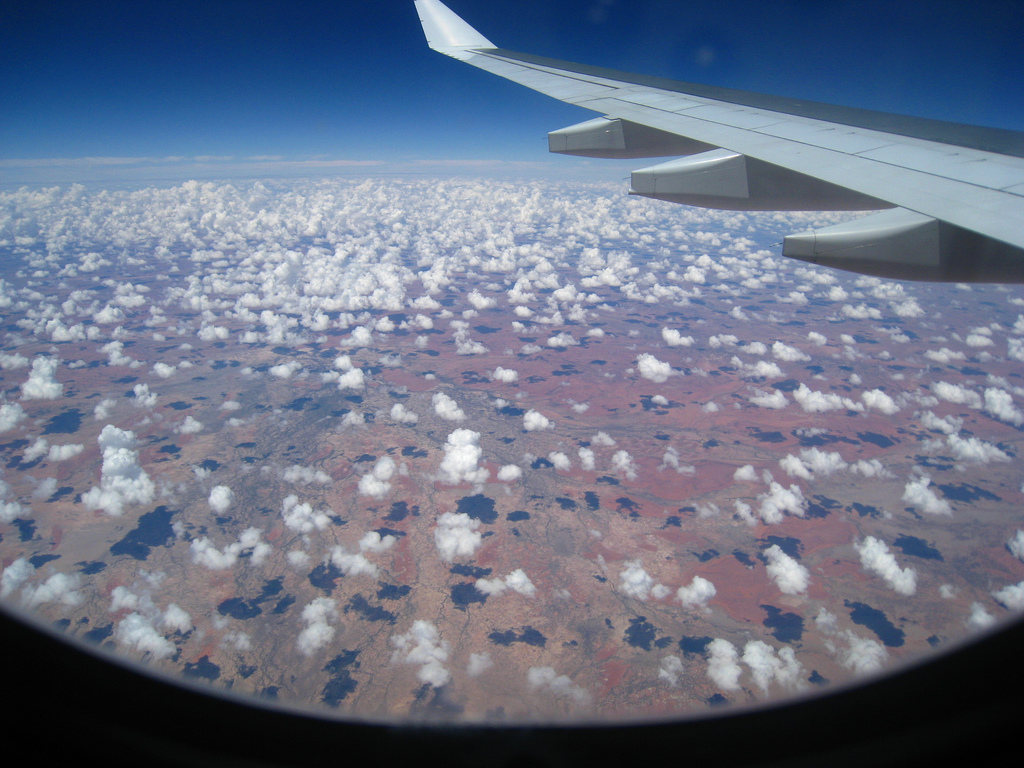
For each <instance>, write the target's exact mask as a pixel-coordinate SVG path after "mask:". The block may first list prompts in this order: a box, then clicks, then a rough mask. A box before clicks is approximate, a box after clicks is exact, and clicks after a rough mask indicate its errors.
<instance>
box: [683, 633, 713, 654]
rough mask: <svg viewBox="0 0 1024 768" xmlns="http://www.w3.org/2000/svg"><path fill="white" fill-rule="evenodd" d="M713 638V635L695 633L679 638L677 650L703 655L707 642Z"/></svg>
mask: <svg viewBox="0 0 1024 768" xmlns="http://www.w3.org/2000/svg"><path fill="white" fill-rule="evenodd" d="M712 640H714V638H713V637H698V636H697V635H692V636H689V637H688V636H686V635H684V636H683V637H681V638H679V650H681V651H682V652H683V653H685V654H687V655H694V656H696V655H703V654H704V653H705V651H707V649H708V644H709V643H710V642H711V641H712Z"/></svg>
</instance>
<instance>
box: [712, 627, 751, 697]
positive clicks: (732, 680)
mask: <svg viewBox="0 0 1024 768" xmlns="http://www.w3.org/2000/svg"><path fill="white" fill-rule="evenodd" d="M707 653H708V677H709V678H711V682H713V683H714V684H715V685H717V686H718V687H719V688H721V689H722V690H723V691H738V690H739V688H740V682H739V681H740V675H742V674H743V668H742V667H740V665H739V658H740V655H739V653H737V652H736V646H734V645H733V644H732V643H730V642H729V641H728V640H723V639H721V638H716V639H714V640H712V641H711V642H710V643H708V647H707Z"/></svg>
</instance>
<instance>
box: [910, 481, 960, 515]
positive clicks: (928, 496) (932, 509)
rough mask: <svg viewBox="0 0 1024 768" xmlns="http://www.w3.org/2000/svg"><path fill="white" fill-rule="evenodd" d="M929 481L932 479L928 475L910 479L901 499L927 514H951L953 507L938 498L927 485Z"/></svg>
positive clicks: (929, 483)
mask: <svg viewBox="0 0 1024 768" xmlns="http://www.w3.org/2000/svg"><path fill="white" fill-rule="evenodd" d="M931 482H932V479H931V478H930V477H929V476H928V475H922V476H921V477H919V478H917V479H916V480H911V481H910V482H909V483H907V485H906V487H905V488H904V489H903V497H902V498H903V501H905V502H907V503H908V504H910V505H911V506H913V507H916V508H917V509H919V510H921V511H922V512H927V513H928V514H929V515H945V516H949V515H952V514H953V508H952V507H951V506H950V504H949V502H948V501H946V500H945V499H942V498H939V496H938V494H937V493H935V491H933V490H932V489H931V488H929V487H928V486H929V485H931Z"/></svg>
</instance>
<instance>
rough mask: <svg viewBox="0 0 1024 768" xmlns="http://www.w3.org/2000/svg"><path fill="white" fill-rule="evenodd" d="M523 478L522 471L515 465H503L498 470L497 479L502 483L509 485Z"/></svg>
mask: <svg viewBox="0 0 1024 768" xmlns="http://www.w3.org/2000/svg"><path fill="white" fill-rule="evenodd" d="M522 476H523V470H522V469H521V468H519V467H517V466H516V465H515V464H505V465H503V466H502V467H501V469H499V470H498V479H499V480H501V481H502V482H503V483H511V482H515V481H516V480H518V479H519V478H520V477H522Z"/></svg>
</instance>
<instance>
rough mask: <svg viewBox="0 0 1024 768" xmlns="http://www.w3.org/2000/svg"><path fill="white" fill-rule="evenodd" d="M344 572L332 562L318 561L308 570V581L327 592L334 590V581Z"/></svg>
mask: <svg viewBox="0 0 1024 768" xmlns="http://www.w3.org/2000/svg"><path fill="white" fill-rule="evenodd" d="M344 575H345V574H343V573H342V572H341V570H340V569H339V568H338V567H337V566H336V565H335V564H334V563H330V562H328V563H320V565H318V566H316V568H314V569H313V570H312V571H310V572H309V576H308V578H309V583H310V584H312V585H313V586H314V587H316V588H317V589H322V590H324V591H325V592H326V593H327V594H331V592H333V591H334V587H335V586H336V585H335V582H336V581H337V580H338V579H340V578H342V577H343V576H344Z"/></svg>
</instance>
